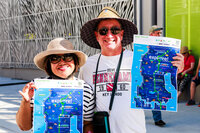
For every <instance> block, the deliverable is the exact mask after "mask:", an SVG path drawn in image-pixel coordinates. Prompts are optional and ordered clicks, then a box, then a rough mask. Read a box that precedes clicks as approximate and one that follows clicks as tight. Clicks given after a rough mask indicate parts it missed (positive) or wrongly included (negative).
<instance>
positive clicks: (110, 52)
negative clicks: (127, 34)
mask: <svg viewBox="0 0 200 133" xmlns="http://www.w3.org/2000/svg"><path fill="white" fill-rule="evenodd" d="M124 50H125V49H124V48H123V51H124ZM121 52H122V47H120V48H118V49H115V50H110V51H109V52H104V51H101V54H102V55H104V56H116V55H120V54H121Z"/></svg>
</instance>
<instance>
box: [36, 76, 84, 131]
mask: <svg viewBox="0 0 200 133" xmlns="http://www.w3.org/2000/svg"><path fill="white" fill-rule="evenodd" d="M34 83H35V85H36V87H37V88H38V89H37V90H35V92H34V93H35V94H34V111H33V115H34V117H33V132H34V133H82V132H83V82H82V81H67V80H50V79H36V80H34Z"/></svg>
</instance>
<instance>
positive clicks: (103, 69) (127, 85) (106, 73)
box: [79, 7, 183, 133]
mask: <svg viewBox="0 0 200 133" xmlns="http://www.w3.org/2000/svg"><path fill="white" fill-rule="evenodd" d="M133 34H137V28H136V26H135V25H134V24H133V23H132V22H130V21H128V20H126V19H122V18H120V16H119V14H118V13H117V12H116V11H115V10H114V9H113V8H110V7H104V8H103V9H102V11H101V12H100V14H99V16H98V18H96V19H92V20H90V21H88V22H87V23H85V24H84V25H83V27H82V29H81V38H82V40H83V41H84V42H85V43H86V44H87V45H89V46H91V47H93V48H97V49H101V54H97V55H94V56H91V57H89V58H88V60H87V63H86V64H85V65H84V66H83V67H82V68H81V70H80V73H79V77H80V78H81V79H84V80H85V81H86V82H87V83H89V84H90V85H91V86H93V88H95V87H94V86H95V85H94V83H95V75H96V74H95V73H96V66H97V62H98V58H99V64H98V70H97V75H96V76H97V81H96V110H97V111H107V112H109V102H110V97H111V96H110V95H111V93H112V85H113V82H114V81H113V79H114V77H115V76H114V74H115V71H116V68H117V65H118V62H119V58H120V56H121V53H122V52H123V57H122V62H121V67H120V72H119V78H118V82H117V89H116V92H115V97H114V102H113V107H112V110H111V112H110V115H109V123H110V130H111V133H145V132H146V127H145V116H144V112H143V110H141V109H131V107H130V106H131V67H132V60H133V59H132V58H133V52H132V51H129V50H125V49H124V48H123V46H126V45H128V44H131V43H132V42H133ZM100 55H101V56H100ZM174 59H177V60H178V61H174V62H173V65H175V66H177V67H179V69H180V71H181V70H182V67H181V65H182V64H183V57H182V56H181V55H180V54H178V56H176V57H175V58H174Z"/></svg>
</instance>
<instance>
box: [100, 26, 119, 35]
mask: <svg viewBox="0 0 200 133" xmlns="http://www.w3.org/2000/svg"><path fill="white" fill-rule="evenodd" d="M108 30H109V29H108V28H106V27H103V28H101V29H99V30H98V32H99V34H100V35H102V36H105V35H107V33H108ZM110 30H111V33H112V34H113V35H117V34H119V33H120V32H121V29H120V28H119V27H115V26H114V27H111V28H110Z"/></svg>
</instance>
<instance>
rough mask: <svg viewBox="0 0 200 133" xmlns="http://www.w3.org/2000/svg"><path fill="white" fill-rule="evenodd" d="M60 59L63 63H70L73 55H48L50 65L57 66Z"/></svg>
mask: <svg viewBox="0 0 200 133" xmlns="http://www.w3.org/2000/svg"><path fill="white" fill-rule="evenodd" d="M61 59H63V61H65V62H71V61H72V60H73V55H72V54H64V55H61V56H60V55H50V57H49V60H50V62H51V63H52V64H57V63H58V62H60V61H61Z"/></svg>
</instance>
